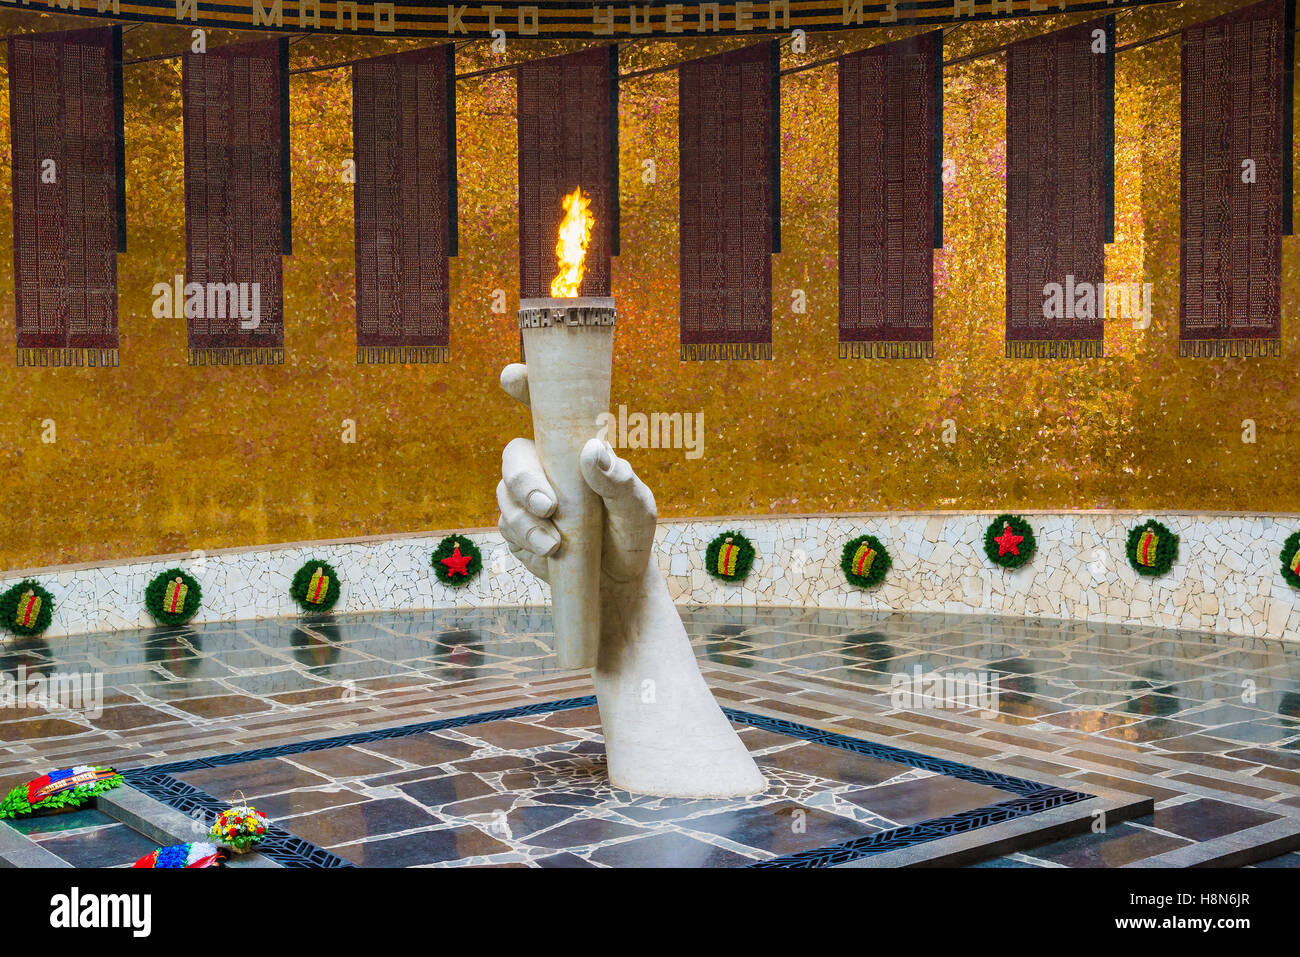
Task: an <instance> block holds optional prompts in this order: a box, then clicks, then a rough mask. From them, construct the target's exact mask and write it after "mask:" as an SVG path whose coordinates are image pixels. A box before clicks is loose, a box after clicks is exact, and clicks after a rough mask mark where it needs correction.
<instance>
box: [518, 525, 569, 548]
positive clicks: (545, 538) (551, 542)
mask: <svg viewBox="0 0 1300 957" xmlns="http://www.w3.org/2000/svg"><path fill="white" fill-rule="evenodd" d="M525 538H526V539H527V540H528V547H529V548H531V549H532V550H533V551H534V552H536V553H537V554H538V555H549V554H550V553H551V552H552V551H553V550H554V549H555V546H556V545H558V544H560V540H559V538H558V537H556V536H555V535H553V534H551V533H550V532H548V531H547V530H546V529H544V528H538V527H533V528H530V529H529V530H528V534H527V535H526V536H525Z"/></svg>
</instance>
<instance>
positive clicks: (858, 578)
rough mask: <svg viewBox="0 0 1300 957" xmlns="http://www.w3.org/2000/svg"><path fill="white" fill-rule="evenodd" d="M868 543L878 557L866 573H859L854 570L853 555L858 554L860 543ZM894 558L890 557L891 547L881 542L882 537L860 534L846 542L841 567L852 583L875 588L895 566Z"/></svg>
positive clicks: (873, 560) (861, 586) (872, 561)
mask: <svg viewBox="0 0 1300 957" xmlns="http://www.w3.org/2000/svg"><path fill="white" fill-rule="evenodd" d="M863 544H865V545H867V546H868V547H869V548H870V549H871V550H872V551H873V552H875V553H876V557H875V558H873V559H872V560H871V567H870V568H868V569H867V573H866V574H865V575H857V574H855V573H854V572H853V556H854V555H856V554H857V551H858V546H859V545H863ZM893 564H894V560H893V559H892V558H890V557H889V549H887V548H885V546H884V545H882V544H881V543H880V539H878V538H876V536H874V535H859V536H858V537H857V538H851V539H849V540H848V541H847V542H845V543H844V552H843V554H841V556H840V568H841V569H842V570H843V572H844V577H845V578H846V579H848V582H849V584H850V585H857V586H858V587H859V588H874V587H875V586H876V585H879V584H880V583H881V582H882V581H884V580H885V574H886V573H887V572H888V571H889V569H890V568H891V567H892V566H893Z"/></svg>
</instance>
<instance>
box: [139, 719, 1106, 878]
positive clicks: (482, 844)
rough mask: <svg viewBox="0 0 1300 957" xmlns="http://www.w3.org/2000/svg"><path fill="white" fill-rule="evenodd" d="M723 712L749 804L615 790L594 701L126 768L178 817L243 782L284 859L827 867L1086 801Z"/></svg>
mask: <svg viewBox="0 0 1300 957" xmlns="http://www.w3.org/2000/svg"><path fill="white" fill-rule="evenodd" d="M516 712H518V713H516ZM729 713H730V714H731V715H732V719H733V721H734V722H735V723H736V727H737V730H738V731H739V733H740V735H741V738H742V740H743V741H744V742H745V743H746V745H747V746H748V747H749V748H750V751H751V753H753V754H754V756H755V758H756V760H757V761H758V763H759V766H760V767H761V768H762V770H763V773H764V775H765V777H766V779H767V782H768V787H767V789H766V790H765V791H764V792H762V793H761V794H757V795H754V796H752V797H748V798H738V799H732V800H686V799H677V798H659V797H649V796H645V795H634V794H630V793H628V792H626V791H623V790H620V789H618V788H616V787H613V786H612V785H611V784H610V782H609V780H608V775H607V773H606V764H605V750H604V743H603V739H602V736H601V731H600V715H599V713H598V712H597V709H596V707H595V702H594V699H592V698H578V699H570V700H568V701H564V702H559V703H557V704H556V705H555V706H554V707H552V706H536V705H533V706H525V707H524V708H520V709H513V710H508V711H504V712H503V711H501V710H497V711H494V712H491V713H488V714H486V715H471V716H467V717H466V718H464V719H457V723H456V724H455V726H454V727H438V728H428V727H426V726H425V725H414V726H408V727H406V728H400V729H391V730H386V731H384V732H379V733H375V732H361V733H357V734H352V735H344V736H338V737H335V738H334V739H328V740H326V741H324V742H322V741H319V740H318V741H315V742H303V743H299V744H294V745H287V746H283V747H279V748H274V749H265V748H263V749H258V750H255V751H253V752H249V753H244V754H230V755H222V756H218V757H214V758H210V759H205V760H197V761H194V760H192V761H188V762H179V763H173V764H169V765H162V766H159V767H155V768H148V769H140V770H138V771H136V770H128V771H127V780H128V783H129V784H131V785H132V786H134V787H136V788H139V789H141V790H143V791H145V792H146V793H147V794H149V795H151V796H153V797H155V798H157V799H158V800H160V801H164V802H166V803H169V804H171V805H172V806H173V807H174V808H176V809H177V810H181V811H183V812H185V813H187V814H192V813H193V812H194V811H195V810H196V809H199V810H215V809H217V808H218V807H219V806H220V804H219V802H217V801H216V800H215V799H214V798H213V797H212V796H213V795H216V794H225V793H233V792H234V791H236V790H239V791H241V792H243V793H244V794H245V795H246V796H247V797H248V798H249V799H251V800H254V801H256V804H257V806H258V807H259V809H260V810H262V811H263V812H264V813H268V814H270V815H271V817H272V818H273V819H274V821H275V823H276V827H277V829H283V831H284V832H285V833H284V834H283V835H281V834H280V833H278V830H277V832H276V833H272V834H271V835H270V838H271V843H270V844H267V845H264V850H265V852H266V853H267V854H268V855H269V856H271V857H272V859H274V860H277V861H279V862H281V863H283V864H285V865H286V866H294V865H298V864H303V863H306V862H308V861H310V862H311V863H312V864H314V865H316V866H331V865H332V864H335V863H342V862H344V861H346V862H352V863H354V864H359V865H362V866H371V867H411V866H420V865H430V864H457V865H462V866H463V865H479V864H490V865H498V866H509V865H524V866H538V867H569V866H574V867H593V866H595V867H600V866H605V867H626V866H636V867H684V866H691V867H740V866H750V865H756V864H759V865H761V866H803V867H808V866H819V867H820V866H830V865H833V864H836V863H844V862H846V861H849V860H856V859H860V858H864V857H870V856H875V855H878V854H882V853H887V852H890V851H896V850H899V849H902V848H916V847H919V846H921V845H925V844H929V843H931V842H935V841H939V840H941V839H943V838H946V837H951V836H953V835H961V836H962V837H963V839H964V841H965V842H966V843H971V842H973V841H976V840H977V837H978V832H979V831H980V830H981V829H982V828H985V827H989V826H991V825H995V824H998V823H1001V822H1004V821H1013V820H1014V821H1025V820H1027V819H1029V818H1032V817H1033V815H1035V814H1038V813H1041V812H1043V811H1047V810H1050V809H1053V808H1062V807H1065V806H1068V805H1070V804H1075V803H1078V802H1081V801H1085V800H1087V799H1088V797H1089V795H1087V794H1082V793H1079V792H1074V791H1069V790H1064V789H1060V788H1055V787H1051V786H1045V785H1042V784H1039V783H1036V782H1033V781H1029V780H1026V779H1024V778H1020V777H1012V776H1009V775H1004V774H1000V773H990V772H988V771H983V770H980V769H978V768H973V767H970V766H969V765H964V764H961V763H958V762H953V761H945V760H937V759H934V758H932V757H930V756H927V755H924V754H921V753H919V752H913V751H909V750H906V749H900V748H896V747H893V746H891V745H886V744H882V743H878V742H874V743H873V742H867V741H863V740H861V739H856V738H851V737H849V736H846V735H837V734H830V733H827V732H825V731H820V730H818V729H815V728H812V727H809V726H806V725H795V724H791V723H790V722H786V721H773V720H772V719H770V718H765V717H762V716H758V715H752V714H746V713H742V712H738V711H734V710H733V711H730V712H729ZM425 724H426V725H427V722H426V723H425ZM322 745H328V746H322ZM268 751H269V752H273V753H268ZM1079 816H1080V818H1082V819H1086V814H1085V813H1084V812H1082V811H1081V812H1080V814H1079ZM1030 824H1031V826H1032V822H1030ZM282 838H283V840H282ZM294 838H296V839H299V841H294V840H293V839H294ZM300 841H305V842H308V845H310V846H304V845H302V844H301V843H300ZM282 845H283V846H282ZM325 851H328V852H329V854H332V855H335V856H337V857H338V858H341V861H337V862H336V861H332V860H329V859H328V858H329V854H326V853H324V852H325Z"/></svg>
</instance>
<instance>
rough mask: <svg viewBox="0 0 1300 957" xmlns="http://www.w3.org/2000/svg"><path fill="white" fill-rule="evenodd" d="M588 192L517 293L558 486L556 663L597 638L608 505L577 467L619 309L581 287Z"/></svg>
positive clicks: (588, 656)
mask: <svg viewBox="0 0 1300 957" xmlns="http://www.w3.org/2000/svg"><path fill="white" fill-rule="evenodd" d="M590 202H591V200H590V198H589V197H588V196H586V195H585V194H583V192H582V190H581V189H580V188H579V189H576V190H574V191H573V192H572V193H571V194H569V195H568V196H566V197H564V210H565V216H564V220H563V222H562V223H561V224H560V236H559V240H558V242H557V243H556V247H555V252H556V256H557V257H558V258H559V266H560V273H559V275H558V276H556V277H555V281H554V282H552V283H551V296H550V298H547V299H523V300H521V301H520V303H519V330H520V334H521V336H522V338H523V347H524V356H525V361H526V362H527V365H528V400H529V405H530V406H531V407H532V412H533V441H534V442H535V443H536V446H537V455H538V458H539V459H540V460H541V463H542V469H543V471H545V472H546V478H547V480H548V481H549V482H550V483H551V487H552V488H554V489H555V495H556V508H555V514H554V515H553V520H554V522H555V525H556V528H557V529H559V532H560V547H559V549H558V550H557V551H556V552H555V553H554V554H552V555H551V556H550V559H549V562H550V577H551V610H552V615H553V617H554V621H555V650H556V655H557V656H558V658H559V664H560V667H561V668H587V667H591V666H592V665H594V664H595V663H596V649H597V646H598V644H599V642H600V558H601V539H602V537H603V535H604V521H605V511H604V505H603V504H602V503H601V500H600V496H598V495H597V494H596V493H595V492H593V491H592V490H591V488H590V487H589V486H588V485H587V482H586V480H585V479H584V478H583V477H582V471H581V469H580V468H579V466H578V459H579V456H580V454H581V453H582V449H583V446H585V445H586V444H587V442H588V441H590V440H591V439H592V438H594V437H595V436H596V433H597V431H598V429H599V419H600V416H601V415H602V414H604V413H605V412H607V411H609V380H610V368H611V366H612V364H613V352H614V319H615V316H616V313H615V310H614V300H613V299H612V298H610V297H604V296H599V297H597V296H579V295H578V289H579V287H580V286H581V284H582V274H583V258H584V256H585V254H586V250H587V244H588V242H589V241H590V239H591V228H592V216H591V213H590V211H589V206H590Z"/></svg>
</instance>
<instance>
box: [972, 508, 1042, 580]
mask: <svg viewBox="0 0 1300 957" xmlns="http://www.w3.org/2000/svg"><path fill="white" fill-rule="evenodd" d="M1008 525H1010V526H1011V531H1012V532H1014V533H1015V534H1017V535H1021V536H1023V537H1024V541H1022V542H1021V543H1020V545H1019V552H1020V554H1018V555H1013V554H1011V553H1010V552H1008V553H1007V554H1005V555H999V554H998V543H997V542H995V541H994V539H995V538H998V537H999V536H1001V534H1002V530H1003V528H1005V527H1006V526H1008ZM1037 547H1038V543H1037V542H1035V541H1034V530H1033V528H1032V527H1031V526H1030V524H1029V523H1028V522H1027V521H1025V520H1024V519H1023V518H1021V517H1020V516H1019V515H1008V514H1005V513H1004V514H1002V515H999V516H998V517H997V518H995V519H993V521H991V522H989V527H988V528H987V529H986V530H985V532H984V554H985V555H987V556H988V557H989V561H991V562H992V563H993V564H994V565H1000V566H1001V567H1003V568H1020V567H1021V566H1023V565H1025V564H1027V563H1028V562H1029V560H1030V559H1031V558H1033V557H1034V550H1035V549H1036V548H1037Z"/></svg>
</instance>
